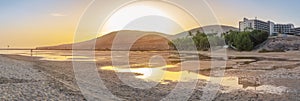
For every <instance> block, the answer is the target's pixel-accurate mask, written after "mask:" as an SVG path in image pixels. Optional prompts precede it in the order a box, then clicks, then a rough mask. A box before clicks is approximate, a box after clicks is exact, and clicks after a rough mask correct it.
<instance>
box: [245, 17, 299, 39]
mask: <svg viewBox="0 0 300 101" xmlns="http://www.w3.org/2000/svg"><path fill="white" fill-rule="evenodd" d="M293 29H294V25H293V24H275V23H274V22H271V21H268V22H264V21H261V20H258V19H256V18H255V19H247V18H244V20H243V21H240V22H239V30H240V31H252V30H262V31H266V32H268V33H269V34H270V35H274V34H275V35H276V34H279V33H281V34H292V33H293Z"/></svg>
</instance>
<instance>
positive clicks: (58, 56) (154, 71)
mask: <svg viewBox="0 0 300 101" xmlns="http://www.w3.org/2000/svg"><path fill="white" fill-rule="evenodd" d="M77 53H79V54H77V55H75V56H73V55H72V52H71V51H65V50H34V51H33V52H31V51H30V50H0V54H14V55H22V56H33V57H39V59H40V60H48V61H101V60H108V59H110V58H111V56H110V55H111V54H110V51H96V52H95V53H94V54H96V57H93V56H91V55H86V53H91V52H86V51H78V52H77ZM143 54H145V52H135V57H137V56H139V55H143ZM187 57H193V58H194V57H195V56H187ZM232 60H233V61H237V62H251V63H252V62H256V60H255V59H249V58H246V59H245V58H241V59H237V58H234V59H232ZM133 65H135V67H138V68H130V67H126V66H123V67H122V66H120V67H114V66H103V67H100V69H102V70H110V71H115V72H123V73H124V72H125V73H135V74H138V75H135V77H136V78H137V79H142V80H145V81H154V82H159V83H161V84H168V83H170V82H188V81H190V80H195V79H202V80H205V81H207V82H209V81H210V80H211V79H215V78H217V79H219V78H221V81H220V82H219V84H220V85H222V86H224V87H225V90H224V92H230V91H234V90H240V89H241V90H252V91H255V92H260V93H273V94H281V93H283V92H286V91H287V90H288V88H286V87H284V86H280V87H275V86H272V85H255V84H254V85H253V84H249V83H247V82H246V83H245V82H243V81H242V80H241V78H239V77H234V76H231V77H210V76H206V75H202V74H198V73H195V72H190V71H168V70H167V69H168V68H175V67H176V65H166V66H162V67H143V66H145V65H144V64H133ZM133 65H132V66H133Z"/></svg>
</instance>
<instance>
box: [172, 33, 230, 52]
mask: <svg viewBox="0 0 300 101" xmlns="http://www.w3.org/2000/svg"><path fill="white" fill-rule="evenodd" d="M191 35H192V34H189V36H187V37H184V38H179V39H175V40H172V42H171V43H169V45H171V46H173V47H175V46H176V48H177V49H179V50H193V49H194V48H197V50H203V51H207V50H208V49H209V48H210V46H211V45H212V46H224V45H225V44H224V40H223V39H222V38H221V37H218V36H216V35H215V34H210V35H206V34H205V33H201V32H199V31H198V32H197V33H196V34H195V35H194V36H192V38H189V37H190V36H191Z"/></svg>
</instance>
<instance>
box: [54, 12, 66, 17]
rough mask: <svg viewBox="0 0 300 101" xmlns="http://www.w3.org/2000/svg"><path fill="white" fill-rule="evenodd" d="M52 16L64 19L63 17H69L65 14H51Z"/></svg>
mask: <svg viewBox="0 0 300 101" xmlns="http://www.w3.org/2000/svg"><path fill="white" fill-rule="evenodd" d="M50 15H51V16H55V17H62V16H67V15H65V14H61V13H50Z"/></svg>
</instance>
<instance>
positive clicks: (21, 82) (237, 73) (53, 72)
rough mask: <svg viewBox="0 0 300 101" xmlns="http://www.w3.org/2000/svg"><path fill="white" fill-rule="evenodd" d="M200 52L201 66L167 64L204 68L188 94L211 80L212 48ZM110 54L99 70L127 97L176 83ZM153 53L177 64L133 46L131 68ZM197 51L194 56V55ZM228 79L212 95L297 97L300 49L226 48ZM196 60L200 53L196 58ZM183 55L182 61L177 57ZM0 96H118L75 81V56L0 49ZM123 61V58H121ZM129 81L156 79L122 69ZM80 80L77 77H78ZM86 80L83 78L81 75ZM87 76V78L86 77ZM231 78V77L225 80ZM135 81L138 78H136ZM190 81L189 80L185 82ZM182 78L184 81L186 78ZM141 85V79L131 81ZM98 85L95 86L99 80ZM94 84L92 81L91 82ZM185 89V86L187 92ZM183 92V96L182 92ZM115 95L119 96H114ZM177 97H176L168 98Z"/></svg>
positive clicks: (161, 94) (287, 100) (159, 92)
mask: <svg viewBox="0 0 300 101" xmlns="http://www.w3.org/2000/svg"><path fill="white" fill-rule="evenodd" d="M200 53H201V54H202V55H200V56H199V55H197V54H196V57H198V56H199V57H200V58H201V62H200V65H201V66H202V68H196V69H195V68H190V67H187V68H183V69H181V68H180V67H179V66H177V67H174V68H167V69H164V70H166V71H169V72H180V71H188V72H191V73H200V74H201V75H203V78H200V79H199V81H198V82H197V83H196V86H195V88H193V89H194V91H193V92H192V95H191V96H190V97H189V100H200V99H201V97H203V95H202V94H203V90H204V89H205V87H206V85H207V81H206V79H204V76H209V75H211V76H214V74H213V73H211V72H210V70H213V69H214V68H210V65H211V64H210V61H211V58H209V57H208V56H209V55H210V53H209V52H200ZM100 55H103V56H107V58H106V59H103V60H100V61H97V63H96V66H97V67H99V68H98V72H99V75H100V76H101V80H102V81H103V83H104V85H105V87H106V88H107V89H108V90H109V91H110V92H111V93H112V94H113V95H114V96H115V97H119V98H120V99H123V100H130V101H131V100H161V99H163V98H165V97H166V96H167V95H168V94H169V93H171V92H172V90H173V89H174V88H175V87H176V84H178V81H172V80H166V82H167V83H158V84H157V83H156V82H154V81H147V82H145V81H144V80H143V79H139V78H135V77H136V76H138V75H143V74H134V76H132V75H131V74H132V73H127V72H118V73H116V72H115V71H112V70H104V69H101V67H104V66H111V65H112V63H111V59H110V58H109V56H108V55H110V54H100ZM154 55H161V56H162V58H165V59H166V60H168V61H166V63H167V64H171V65H179V64H180V60H179V59H180V58H179V57H178V55H176V54H173V53H170V52H132V53H130V56H132V57H130V62H129V63H130V64H144V65H134V66H133V67H132V68H142V67H145V66H147V64H145V62H149V60H151V57H152V56H154ZM193 55H194V56H193ZM193 55H191V54H187V55H186V56H185V57H184V59H182V60H183V62H182V63H189V62H190V61H193V60H195V54H193ZM227 55H228V57H229V59H228V60H219V61H226V63H227V66H226V68H222V69H223V70H225V74H224V77H223V82H222V83H224V84H218V85H220V89H219V90H217V94H216V96H215V98H214V99H213V100H215V101H222V100H236V101H241V100H254V101H259V100H263V101H265V100H274V101H278V100H279V101H297V100H299V98H300V94H299V93H298V92H299V91H300V87H297V86H298V85H299V84H300V65H299V63H300V54H299V52H297V51H295V52H284V53H255V52H233V51H229V52H228V53H227ZM196 60H197V59H196ZM178 61H179V62H178ZM0 62H1V64H0V67H1V68H0V69H1V70H0V72H1V76H0V89H1V90H0V91H1V95H0V100H32V99H35V100H46V99H51V100H85V98H84V96H85V97H88V99H92V100H99V99H102V98H105V97H107V98H110V97H114V96H113V95H105V94H102V93H103V92H101V91H98V92H95V93H99V95H101V94H102V96H95V95H97V94H86V93H85V94H83V93H82V92H81V91H80V89H79V87H78V84H77V81H76V78H75V74H74V70H73V65H72V62H70V61H69V62H68V61H48V60H39V58H33V57H27V56H18V55H0ZM83 63H85V64H87V65H93V63H94V62H86V61H85V62H83ZM120 63H122V61H120ZM119 74H122V76H124V77H123V78H127V79H126V80H128V81H130V80H132V81H135V82H136V81H140V82H139V83H143V84H144V83H145V84H149V83H150V84H151V83H153V84H157V85H155V86H154V87H151V88H149V89H139V88H136V87H131V86H128V85H127V84H124V82H123V81H122V80H120V79H119V77H118V75H119ZM77 80H78V79H77ZM82 81H84V80H82ZM88 81H89V80H88ZM227 81H228V82H227ZM133 83H134V82H133ZM184 83H186V84H189V83H188V82H184ZM184 83H183V84H184ZM133 85H139V84H133ZM95 87H97V86H95ZM91 88H93V87H91ZM179 89H180V91H181V92H179V93H187V92H188V89H187V88H185V87H179ZM185 91H186V92H185ZM179 97H180V96H179ZM114 100H116V99H114ZM168 100H174V99H168Z"/></svg>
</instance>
